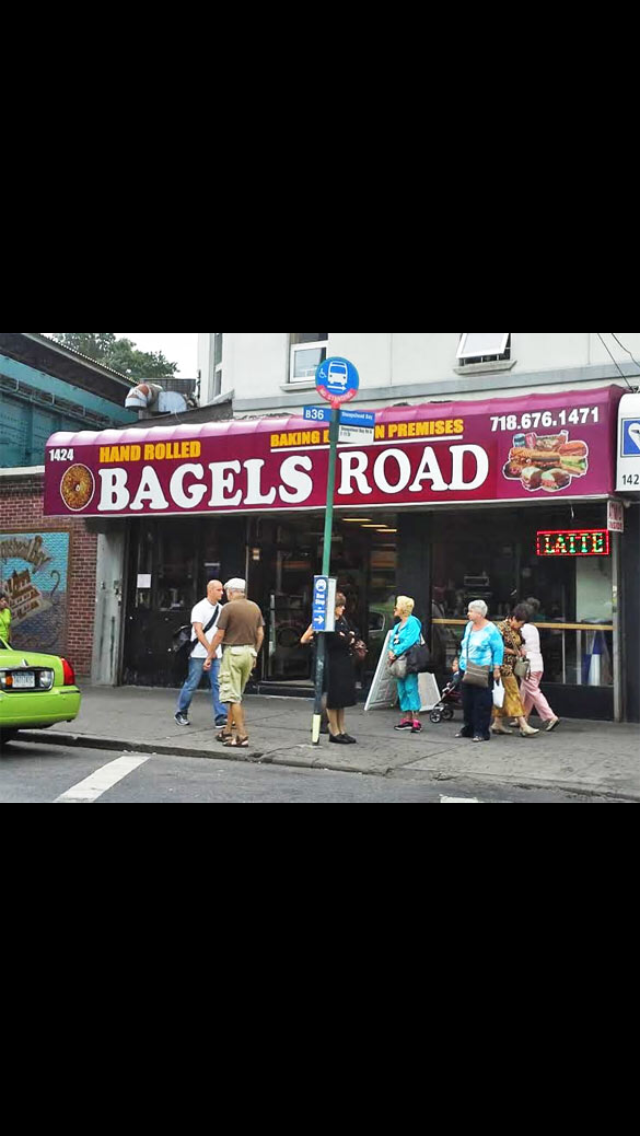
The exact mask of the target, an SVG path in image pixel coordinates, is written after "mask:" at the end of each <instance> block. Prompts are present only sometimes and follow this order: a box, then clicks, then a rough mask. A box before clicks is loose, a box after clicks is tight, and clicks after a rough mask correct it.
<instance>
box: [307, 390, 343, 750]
mask: <svg viewBox="0 0 640 1136" xmlns="http://www.w3.org/2000/svg"><path fill="white" fill-rule="evenodd" d="M339 433H340V410H339V408H338V407H337V406H334V408H333V414H332V415H331V426H330V428H329V474H328V477H327V508H326V512H325V519H324V548H323V554H322V575H323V576H329V575H330V574H331V537H332V536H333V498H334V496H335V490H336V458H337V455H338V436H339ZM325 659H326V640H325V637H324V634H322V633H321V634H320V635H318V645H317V650H316V689H315V702H314V707H313V728H312V735H311V736H312V741H313V744H314V746H317V745H319V744H320V724H321V721H322V687H323V684H324V668H325Z"/></svg>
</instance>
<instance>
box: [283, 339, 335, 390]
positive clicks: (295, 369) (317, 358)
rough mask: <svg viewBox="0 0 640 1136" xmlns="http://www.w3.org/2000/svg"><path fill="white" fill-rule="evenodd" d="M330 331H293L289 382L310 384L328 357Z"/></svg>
mask: <svg viewBox="0 0 640 1136" xmlns="http://www.w3.org/2000/svg"><path fill="white" fill-rule="evenodd" d="M328 340H329V332H328V331H292V332H291V362H290V370H289V382H291V383H308V382H313V380H314V379H315V375H316V371H317V369H318V367H319V366H320V364H321V363H324V361H325V359H326V357H327V345H328Z"/></svg>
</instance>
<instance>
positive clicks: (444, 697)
mask: <svg viewBox="0 0 640 1136" xmlns="http://www.w3.org/2000/svg"><path fill="white" fill-rule="evenodd" d="M461 681H462V675H461V673H460V671H458V673H457V674H454V675H453V676H452V678H451V679H450V681H449V682H448V683H447V685H446V686H445V687H444V688H443V690H442V694H441V695H440V701H439V702H438V703H436V705H435V706H434V707H433V710H432V711H431V713H430V714H429V721H430V722H433V724H434V726H437V725H438V723H439V722H450V721H451V720H452V718H453V716H454V714H455V708H456V706H460V704H461V702H462V695H461V694H460V683H461Z"/></svg>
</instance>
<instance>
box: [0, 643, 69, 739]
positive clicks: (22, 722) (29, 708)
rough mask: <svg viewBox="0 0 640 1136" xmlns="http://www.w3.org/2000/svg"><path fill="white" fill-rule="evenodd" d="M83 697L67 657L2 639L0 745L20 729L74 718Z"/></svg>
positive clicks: (38, 726) (0, 653)
mask: <svg viewBox="0 0 640 1136" xmlns="http://www.w3.org/2000/svg"><path fill="white" fill-rule="evenodd" d="M81 697H82V696H81V694H80V691H79V690H78V688H77V686H76V676H75V674H74V671H73V667H72V666H71V664H70V663H68V662H67V660H66V659H61V658H59V656H58V655H40V654H37V653H36V652H34V651H15V650H14V649H13V648H12V647H10V646H9V645H8V643H6V642H5V640H4V639H0V749H1V748H2V746H3V745H4V744H5V742H8V741H11V739H12V738H13V737H15V735H16V733H17V732H18V730H19V729H35V730H41V729H45V728H46V727H47V726H53V725H54V724H55V723H56V722H72V721H73V719H74V718H77V716H78V714H79V712H80V699H81Z"/></svg>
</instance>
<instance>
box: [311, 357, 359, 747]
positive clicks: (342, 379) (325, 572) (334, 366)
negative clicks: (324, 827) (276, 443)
mask: <svg viewBox="0 0 640 1136" xmlns="http://www.w3.org/2000/svg"><path fill="white" fill-rule="evenodd" d="M359 387H360V376H359V374H358V372H357V370H356V368H355V367H354V365H353V363H350V362H349V360H348V359H343V358H341V357H334V358H331V359H325V361H324V363H321V364H320V366H319V367H318V370H317V371H316V389H317V391H318V394H320V395H321V397H322V398H324V399H325V401H326V402H329V403H330V404H331V406H332V408H333V410H332V414H331V426H330V428H329V474H328V477H327V508H326V514H325V523H324V547H323V555H322V576H316V578H315V581H314V582H315V585H316V586H315V587H314V611H313V624H314V629H315V630H317V631H318V639H317V643H318V647H317V651H316V685H315V701H314V707H313V729H312V741H313V744H314V745H316V746H317V745H319V743H320V723H321V721H322V687H323V684H324V668H325V659H326V640H325V633H326V632H327V631H333V628H334V626H335V590H336V581H335V580H331V577H330V575H329V573H330V570H331V537H332V535H333V498H334V495H335V487H336V457H337V453H338V432H339V428H340V407H341V406H342V404H343V403H344V402H351V400H352V399H353V398H355V397H356V395H357V393H358V389H359ZM314 409H316V408H315V407H307V408H306V409H305V418H307V412H308V411H313V410H314ZM309 418H311V416H310V415H309ZM311 420H312V421H313V419H311ZM316 421H317V419H316ZM319 581H324V582H325V583H326V597H327V602H326V605H325V608H324V611H325V614H328V611H329V599H330V596H331V595H333V600H332V606H331V609H330V610H331V616H332V618H333V619H334V622H333V624H332V626H331V627H327V626H326V625H325V626H324V627H321V626H320V620H319V617H320V615H321V612H322V610H323V609H322V606H321V605H320V604H318V608H317V616H318V624H317V626H316V599H319V598H320V596H321V595H323V594H324V593H323V590H322V587H321V589H320V593H318V592H317V590H316V589H317V586H318V582H319ZM331 585H332V587H333V591H332V592H331V587H330V586H331Z"/></svg>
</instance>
